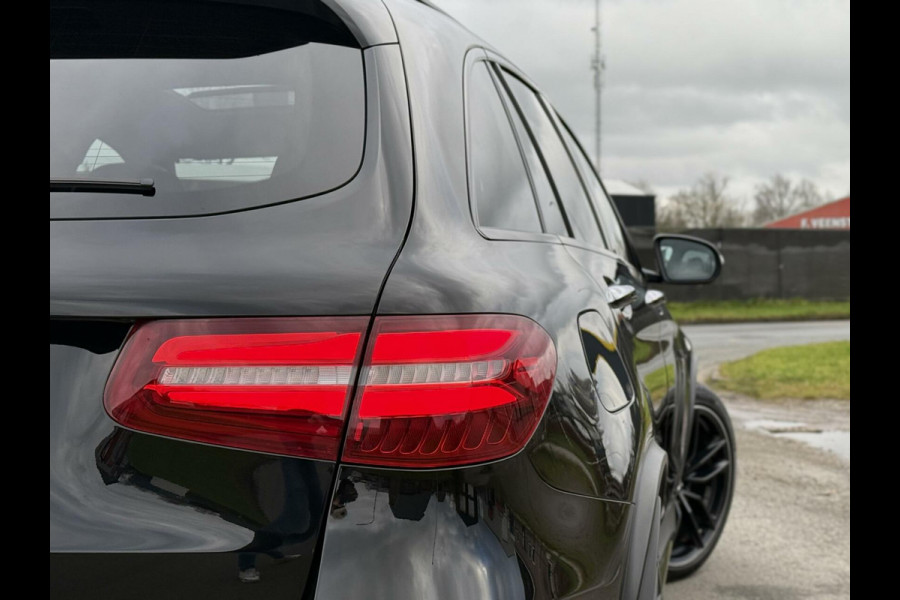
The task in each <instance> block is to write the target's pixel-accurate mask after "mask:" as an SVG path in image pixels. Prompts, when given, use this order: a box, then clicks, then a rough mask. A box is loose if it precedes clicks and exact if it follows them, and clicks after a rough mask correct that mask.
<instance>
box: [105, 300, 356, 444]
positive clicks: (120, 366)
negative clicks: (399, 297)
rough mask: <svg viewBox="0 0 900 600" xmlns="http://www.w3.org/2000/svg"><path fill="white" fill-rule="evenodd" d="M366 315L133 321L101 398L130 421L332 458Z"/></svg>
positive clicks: (192, 436)
mask: <svg viewBox="0 0 900 600" xmlns="http://www.w3.org/2000/svg"><path fill="white" fill-rule="evenodd" d="M367 324H368V319H367V318H364V317H363V318H359V317H349V318H334V319H318V318H296V319H280V318H277V319H269V318H265V319H198V320H172V321H154V322H149V323H146V324H144V325H141V326H140V327H138V328H136V329H135V330H134V332H133V333H132V335H131V337H130V338H129V339H128V341H127V342H126V343H125V347H124V348H123V349H122V352H121V354H120V356H119V359H118V360H117V361H116V365H115V366H114V367H113V371H112V374H111V375H110V379H109V382H108V384H107V387H106V392H105V394H104V398H103V401H104V405H105V406H106V410H107V412H108V413H109V414H110V416H112V418H113V419H115V420H116V421H118V422H119V423H121V424H122V425H124V426H126V427H130V428H132V429H136V430H139V431H146V432H150V433H156V434H160V435H166V436H170V437H177V438H183V439H188V440H194V441H199V442H206V443H210V444H218V445H223V446H231V447H235V448H246V449H249V450H260V451H263V452H274V453H278V454H289V455H294V456H306V457H310V458H323V459H331V460H335V459H337V451H338V447H339V444H340V436H341V430H342V426H343V423H344V418H345V409H346V405H347V397H348V395H349V393H350V389H351V387H352V385H353V379H354V373H355V365H358V364H359V358H360V357H359V355H360V352H361V348H360V346H361V340H362V336H363V333H364V332H365V328H366V325H367Z"/></svg>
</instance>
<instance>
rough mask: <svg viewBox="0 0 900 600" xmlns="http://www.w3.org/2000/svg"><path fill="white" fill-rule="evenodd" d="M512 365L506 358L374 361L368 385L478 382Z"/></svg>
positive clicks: (368, 377)
mask: <svg viewBox="0 0 900 600" xmlns="http://www.w3.org/2000/svg"><path fill="white" fill-rule="evenodd" d="M508 366H509V362H508V361H506V360H479V361H474V362H447V363H419V364H403V365H374V366H371V367H369V370H368V372H367V376H366V381H365V385H366V386H383V385H422V384H432V383H477V382H481V381H490V380H492V379H500V378H501V377H503V375H505V373H506V369H507V367H508Z"/></svg>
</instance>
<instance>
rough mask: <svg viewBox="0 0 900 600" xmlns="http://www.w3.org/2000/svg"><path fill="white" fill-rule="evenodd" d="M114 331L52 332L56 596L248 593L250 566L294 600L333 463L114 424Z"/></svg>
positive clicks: (270, 587)
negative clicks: (106, 391)
mask: <svg viewBox="0 0 900 600" xmlns="http://www.w3.org/2000/svg"><path fill="white" fill-rule="evenodd" d="M113 327H114V326H112V325H110V324H107V323H91V322H80V323H78V325H77V327H75V326H73V324H72V323H71V322H62V323H59V322H55V321H51V324H50V338H51V345H50V550H51V555H50V556H51V560H50V569H51V578H50V592H51V596H53V597H66V598H96V597H107V598H119V597H131V598H159V597H163V596H181V595H188V594H190V593H191V591H192V590H193V591H195V592H196V593H197V594H199V595H197V594H194V595H195V597H222V598H228V597H238V596H239V595H240V592H241V590H242V586H243V585H244V584H242V583H241V582H240V581H239V580H238V571H239V567H246V565H255V566H256V567H257V568H258V569H259V570H260V572H261V576H262V582H263V585H261V586H260V590H259V592H260V593H267V594H273V595H275V596H277V595H284V596H289V595H294V594H296V592H297V590H299V589H302V588H303V586H304V584H305V581H306V576H307V572H308V570H309V567H310V564H311V562H312V558H313V555H314V552H315V549H316V543H317V539H318V531H319V525H320V522H321V519H322V515H323V511H324V508H325V505H326V501H327V498H328V493H329V486H330V484H331V480H332V476H333V472H334V466H333V465H331V464H328V463H325V462H319V461H311V460H301V459H292V458H282V457H277V456H267V455H263V454H255V453H250V452H241V451H237V450H229V449H225V448H214V447H211V446H205V445H202V444H194V443H189V442H182V441H177V440H170V439H165V438H161V437H156V436H151V435H145V434H141V433H135V432H132V431H128V430H125V429H122V428H120V427H118V426H116V424H115V423H114V422H113V421H112V420H111V419H110V418H109V417H108V416H107V414H106V413H105V412H104V410H103V404H102V402H98V399H99V398H102V395H103V386H104V384H105V382H106V375H107V374H108V372H109V370H110V368H111V367H112V363H113V361H114V360H115V357H116V354H117V350H118V343H116V344H115V345H111V344H110V341H111V339H112V336H113V335H114V334H113ZM118 329H119V342H121V340H122V339H123V338H124V335H125V333H126V332H127V329H128V324H127V323H124V324H119V325H118ZM264 590H265V591H264Z"/></svg>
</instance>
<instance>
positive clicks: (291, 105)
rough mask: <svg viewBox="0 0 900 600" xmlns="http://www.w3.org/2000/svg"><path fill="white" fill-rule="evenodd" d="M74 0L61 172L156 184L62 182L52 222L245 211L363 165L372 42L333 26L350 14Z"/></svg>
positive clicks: (60, 28) (59, 135) (61, 94)
mask: <svg viewBox="0 0 900 600" xmlns="http://www.w3.org/2000/svg"><path fill="white" fill-rule="evenodd" d="M69 4H71V3H69ZM69 4H66V3H63V4H62V5H59V6H56V5H55V9H54V18H53V19H52V20H51V27H50V42H51V44H50V177H51V178H53V179H61V180H69V179H79V180H83V179H91V180H111V181H131V180H136V181H137V180H143V179H152V180H153V184H154V188H155V193H154V195H153V197H152V198H150V197H148V196H143V195H140V194H119V193H99V192H93V191H88V190H85V191H82V192H80V193H77V194H74V193H69V192H63V191H58V190H57V191H55V192H53V193H51V194H50V213H51V218H137V217H160V216H183V215H199V214H208V213H212V212H220V211H229V210H236V209H244V208H250V207H255V206H263V205H267V204H272V203H275V202H284V201H287V200H294V199H300V198H306V197H309V196H314V195H317V194H321V193H323V192H327V191H329V190H333V189H335V188H337V187H340V186H342V185H344V184H345V183H347V182H348V181H350V180H351V179H352V178H353V177H354V176H355V175H356V173H357V171H358V170H359V168H360V164H361V161H362V158H363V150H364V147H365V145H364V141H365V124H366V97H365V92H366V87H365V71H364V69H363V52H362V50H360V49H359V48H358V47H356V46H357V45H358V42H357V41H356V40H355V39H354V38H353V36H352V34H351V33H350V32H349V30H348V29H347V28H346V27H341V26H339V25H337V24H335V25H334V27H325V26H323V20H324V21H325V22H328V23H331V24H334V23H340V21H339V20H337V16H334V15H330V13H329V11H327V10H326V9H325V8H324V7H323V8H322V11H320V12H319V13H317V14H316V15H311V14H308V13H307V12H304V11H295V10H288V9H285V10H281V9H277V10H276V9H274V8H266V7H258V6H240V5H237V4H232V3H225V4H223V3H203V2H165V3H162V4H160V3H158V2H156V3H154V2H147V1H143V0H115V1H114V0H79V2H77V3H75V4H72V5H71V6H69ZM213 4H216V6H213ZM76 5H77V8H76ZM57 9H58V10H57ZM72 15H77V16H72Z"/></svg>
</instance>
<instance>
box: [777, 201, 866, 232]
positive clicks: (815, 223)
mask: <svg viewBox="0 0 900 600" xmlns="http://www.w3.org/2000/svg"><path fill="white" fill-rule="evenodd" d="M763 227H765V228H767V229H850V196H847V197H846V198H841V199H839V200H835V201H833V202H828V203H827V204H823V205H821V206H817V207H815V208H811V209H809V210H805V211H803V212H799V213H797V214H794V215H791V216H789V217H785V218H783V219H778V220H777V221H772V222H770V223H766V224H765V225H763Z"/></svg>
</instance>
